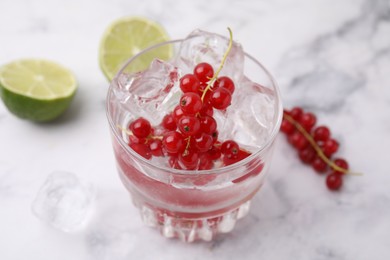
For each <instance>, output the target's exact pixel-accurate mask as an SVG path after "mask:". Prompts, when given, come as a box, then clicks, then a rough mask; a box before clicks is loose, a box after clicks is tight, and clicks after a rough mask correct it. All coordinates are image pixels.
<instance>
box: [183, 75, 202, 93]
mask: <svg viewBox="0 0 390 260" xmlns="http://www.w3.org/2000/svg"><path fill="white" fill-rule="evenodd" d="M199 86H200V82H199V79H198V78H197V77H195V75H194V74H186V75H184V76H183V77H181V79H180V89H181V91H183V92H184V93H186V92H194V93H196V92H197V91H198V89H199Z"/></svg>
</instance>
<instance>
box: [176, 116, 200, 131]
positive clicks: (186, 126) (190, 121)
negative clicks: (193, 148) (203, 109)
mask: <svg viewBox="0 0 390 260" xmlns="http://www.w3.org/2000/svg"><path fill="white" fill-rule="evenodd" d="M177 127H178V128H179V130H180V132H181V133H182V134H183V135H185V136H192V135H195V134H196V133H197V132H198V131H199V129H200V121H199V118H197V117H195V116H183V117H182V118H180V119H179V122H177Z"/></svg>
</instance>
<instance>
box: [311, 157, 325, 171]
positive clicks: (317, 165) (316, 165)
mask: <svg viewBox="0 0 390 260" xmlns="http://www.w3.org/2000/svg"><path fill="white" fill-rule="evenodd" d="M311 166H312V167H313V169H314V170H315V171H316V172H318V173H323V172H325V171H326V169H327V168H328V165H327V164H326V162H324V161H323V160H322V159H321V158H320V157H318V156H316V157H315V158H314V160H313V162H312V163H311Z"/></svg>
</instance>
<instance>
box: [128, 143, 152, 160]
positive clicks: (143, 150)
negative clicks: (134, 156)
mask: <svg viewBox="0 0 390 260" xmlns="http://www.w3.org/2000/svg"><path fill="white" fill-rule="evenodd" d="M130 147H131V149H133V150H134V151H135V152H136V153H138V154H139V155H141V156H142V157H144V158H145V159H148V160H149V159H150V158H152V153H151V151H150V148H149V146H148V145H146V144H137V143H132V144H130Z"/></svg>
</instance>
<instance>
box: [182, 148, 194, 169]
mask: <svg viewBox="0 0 390 260" xmlns="http://www.w3.org/2000/svg"><path fill="white" fill-rule="evenodd" d="M178 159H179V163H180V165H181V166H183V168H185V169H187V170H194V169H196V167H197V165H198V159H199V157H198V153H197V152H196V151H194V150H186V151H184V152H183V153H179V157H178Z"/></svg>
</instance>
